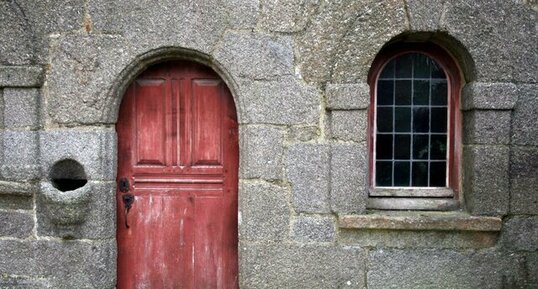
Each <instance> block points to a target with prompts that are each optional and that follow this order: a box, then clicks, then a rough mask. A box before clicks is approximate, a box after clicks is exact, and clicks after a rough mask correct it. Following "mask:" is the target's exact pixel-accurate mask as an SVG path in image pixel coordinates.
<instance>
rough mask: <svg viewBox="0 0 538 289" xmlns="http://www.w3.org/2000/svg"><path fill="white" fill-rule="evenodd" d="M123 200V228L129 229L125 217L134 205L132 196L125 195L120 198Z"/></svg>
mask: <svg viewBox="0 0 538 289" xmlns="http://www.w3.org/2000/svg"><path fill="white" fill-rule="evenodd" d="M121 198H122V200H123V206H124V210H125V211H124V212H125V227H126V228H127V229H129V222H128V221H127V215H128V214H129V210H130V209H131V207H132V206H133V203H134V199H135V198H134V196H133V195H132V194H125V195H122V196H121Z"/></svg>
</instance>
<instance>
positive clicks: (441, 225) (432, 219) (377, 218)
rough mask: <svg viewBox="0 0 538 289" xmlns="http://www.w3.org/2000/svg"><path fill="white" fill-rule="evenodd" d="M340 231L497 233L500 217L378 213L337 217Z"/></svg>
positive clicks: (446, 213) (440, 213) (500, 225)
mask: <svg viewBox="0 0 538 289" xmlns="http://www.w3.org/2000/svg"><path fill="white" fill-rule="evenodd" d="M338 226H339V227H340V228H342V229H367V230H407V231H430V230H431V231H478V232H498V231H500V230H501V227H502V220H501V218H497V217H482V216H470V215H468V214H466V213H463V212H382V213H374V214H367V215H344V216H339V218H338Z"/></svg>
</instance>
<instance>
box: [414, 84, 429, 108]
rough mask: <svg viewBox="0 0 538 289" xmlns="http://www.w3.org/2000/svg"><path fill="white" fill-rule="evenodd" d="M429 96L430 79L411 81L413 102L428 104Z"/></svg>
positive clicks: (415, 103)
mask: <svg viewBox="0 0 538 289" xmlns="http://www.w3.org/2000/svg"><path fill="white" fill-rule="evenodd" d="M429 97H430V81H429V80H415V81H413V104H414V105H428V104H429Z"/></svg>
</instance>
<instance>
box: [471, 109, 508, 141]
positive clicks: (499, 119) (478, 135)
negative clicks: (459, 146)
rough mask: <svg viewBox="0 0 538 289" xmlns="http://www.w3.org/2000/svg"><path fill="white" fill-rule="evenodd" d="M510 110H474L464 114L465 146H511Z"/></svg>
mask: <svg viewBox="0 0 538 289" xmlns="http://www.w3.org/2000/svg"><path fill="white" fill-rule="evenodd" d="M510 120H511V112H510V111H509V110H472V111H466V112H464V114H463V143H464V144H509V143H510Z"/></svg>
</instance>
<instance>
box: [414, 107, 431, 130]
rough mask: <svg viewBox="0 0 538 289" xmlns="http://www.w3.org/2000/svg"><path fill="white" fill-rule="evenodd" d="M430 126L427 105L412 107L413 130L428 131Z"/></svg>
mask: <svg viewBox="0 0 538 289" xmlns="http://www.w3.org/2000/svg"><path fill="white" fill-rule="evenodd" d="M429 128H430V109H429V108H427V107H415V108H413V132H428V130H429Z"/></svg>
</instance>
